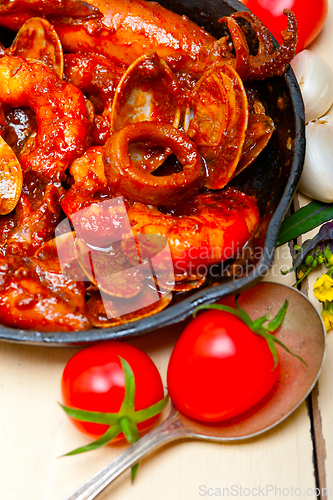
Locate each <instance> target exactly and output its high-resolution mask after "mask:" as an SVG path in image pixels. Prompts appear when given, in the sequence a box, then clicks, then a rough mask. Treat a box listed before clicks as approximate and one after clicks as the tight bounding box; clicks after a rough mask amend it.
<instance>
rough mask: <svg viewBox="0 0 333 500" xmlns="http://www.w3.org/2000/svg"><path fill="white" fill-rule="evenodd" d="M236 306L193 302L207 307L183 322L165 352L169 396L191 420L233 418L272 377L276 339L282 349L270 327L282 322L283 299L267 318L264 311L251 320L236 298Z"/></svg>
mask: <svg viewBox="0 0 333 500" xmlns="http://www.w3.org/2000/svg"><path fill="white" fill-rule="evenodd" d="M236 306H237V308H236V309H234V308H233V307H232V306H230V305H222V304H212V305H208V306H200V307H198V308H197V312H198V311H199V310H200V309H208V310H206V311H205V312H202V313H200V314H199V315H198V316H196V317H195V318H194V319H193V320H192V321H191V322H190V323H189V324H188V325H187V326H186V328H185V329H184V331H183V332H182V334H181V336H180V337H179V339H178V341H177V342H176V345H175V347H174V350H173V352H172V354H171V357H170V361H169V365H168V371H167V384H168V390H169V396H170V398H171V400H172V401H173V403H174V404H175V406H176V407H177V408H178V409H179V410H180V411H181V412H182V413H184V414H185V415H187V416H188V417H190V418H193V419H195V420H199V421H205V422H218V421H222V420H226V419H230V418H232V417H235V416H236V415H239V414H241V413H243V412H244V411H246V410H248V409H249V408H251V407H252V406H254V405H255V404H256V403H258V402H259V401H260V400H261V399H263V398H264V396H266V395H267V394H268V393H269V391H270V390H271V389H272V387H273V386H274V384H275V383H276V381H277V379H278V376H279V371H280V361H279V355H278V352H277V349H276V344H280V345H281V346H283V347H284V348H285V349H287V348H286V347H285V346H284V345H283V344H282V343H281V341H279V340H278V339H277V338H276V337H275V336H274V335H272V332H274V331H275V330H276V329H277V328H278V327H279V326H280V324H281V323H282V321H283V318H284V316H285V314H286V311H287V307H288V302H287V301H286V302H285V304H284V305H283V306H282V308H281V309H280V311H279V312H278V313H277V315H276V317H275V318H274V319H272V320H269V318H268V317H267V315H265V316H263V317H261V318H258V319H257V320H255V321H252V320H251V319H250V317H249V316H248V315H247V313H246V312H245V311H244V310H242V309H241V308H240V307H239V306H238V303H237V301H236ZM287 350H288V349H287ZM288 352H290V351H289V350H288Z"/></svg>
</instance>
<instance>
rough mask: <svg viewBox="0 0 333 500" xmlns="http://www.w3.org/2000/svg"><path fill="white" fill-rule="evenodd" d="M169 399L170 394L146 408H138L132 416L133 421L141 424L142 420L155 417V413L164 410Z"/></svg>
mask: <svg viewBox="0 0 333 500" xmlns="http://www.w3.org/2000/svg"><path fill="white" fill-rule="evenodd" d="M168 401H169V396H168V395H167V396H165V397H164V398H163V399H161V400H160V401H158V402H157V403H155V404H154V405H151V406H149V407H148V408H145V409H144V410H137V411H136V412H135V413H134V415H133V416H132V418H131V420H132V422H134V423H136V424H139V423H140V422H144V421H145V420H148V418H151V417H155V415H158V414H159V413H161V411H162V410H164V408H165V407H166V405H167V403H168Z"/></svg>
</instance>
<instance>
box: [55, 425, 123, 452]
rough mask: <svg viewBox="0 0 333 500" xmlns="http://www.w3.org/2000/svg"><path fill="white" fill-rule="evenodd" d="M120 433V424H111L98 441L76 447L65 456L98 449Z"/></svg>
mask: <svg viewBox="0 0 333 500" xmlns="http://www.w3.org/2000/svg"><path fill="white" fill-rule="evenodd" d="M120 433H121V427H120V425H114V426H111V427H109V428H108V430H107V431H106V432H105V433H104V434H103V436H101V437H100V438H99V439H97V440H96V441H93V442H92V443H89V444H87V445H86V446H81V447H80V448H76V449H75V450H73V451H70V452H69V453H66V455H64V456H69V455H77V454H78V453H84V452H85V451H91V450H96V449H97V448H101V447H102V446H105V445H106V444H108V443H109V442H110V441H112V439H114V438H115V437H117V436H118V434H120Z"/></svg>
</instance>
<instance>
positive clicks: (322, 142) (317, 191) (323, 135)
mask: <svg viewBox="0 0 333 500" xmlns="http://www.w3.org/2000/svg"><path fill="white" fill-rule="evenodd" d="M305 139H306V152H305V161H304V167H303V172H302V175H301V180H300V184H299V190H300V191H302V193H304V194H305V195H307V196H309V197H310V198H314V199H315V200H319V201H323V202H325V203H333V123H332V122H331V121H330V120H329V119H327V118H321V119H319V120H316V121H313V122H310V123H309V124H308V125H306V127H305Z"/></svg>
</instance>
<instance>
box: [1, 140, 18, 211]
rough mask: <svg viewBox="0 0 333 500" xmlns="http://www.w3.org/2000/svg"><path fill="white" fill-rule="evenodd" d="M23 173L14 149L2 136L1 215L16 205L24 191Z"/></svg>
mask: <svg viewBox="0 0 333 500" xmlns="http://www.w3.org/2000/svg"><path fill="white" fill-rule="evenodd" d="M22 185H23V175H22V169H21V165H20V162H19V161H18V159H17V158H16V155H15V153H14V151H13V150H12V149H11V148H10V147H9V146H8V144H7V143H6V142H5V141H4V140H3V139H2V137H1V136H0V215H6V214H9V212H11V211H12V210H14V208H15V207H16V205H17V203H18V201H19V199H20V196H21V192H22Z"/></svg>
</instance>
